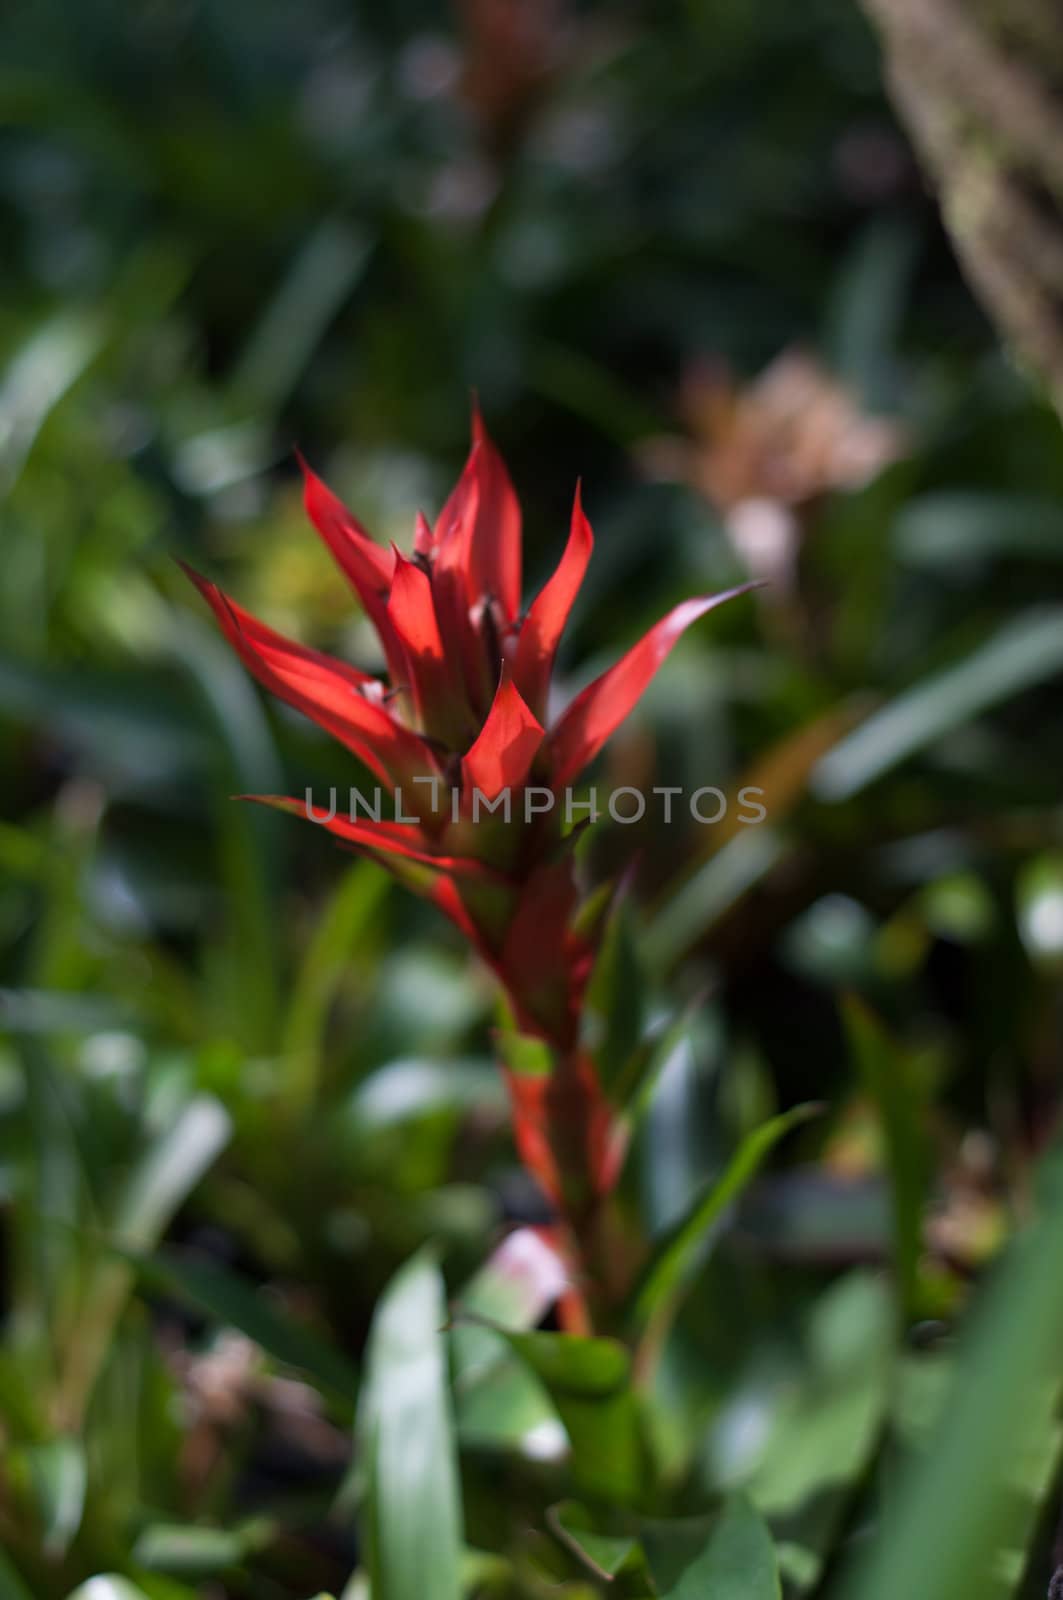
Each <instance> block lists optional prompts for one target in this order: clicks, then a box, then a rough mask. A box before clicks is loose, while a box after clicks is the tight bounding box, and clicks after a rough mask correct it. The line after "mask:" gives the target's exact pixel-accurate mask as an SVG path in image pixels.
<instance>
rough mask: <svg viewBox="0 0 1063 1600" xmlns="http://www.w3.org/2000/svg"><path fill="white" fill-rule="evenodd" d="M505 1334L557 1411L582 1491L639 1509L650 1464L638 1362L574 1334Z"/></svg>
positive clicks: (618, 1348)
mask: <svg viewBox="0 0 1063 1600" xmlns="http://www.w3.org/2000/svg"><path fill="white" fill-rule="evenodd" d="M498 1332H499V1333H501V1334H502V1336H503V1337H504V1338H505V1339H506V1340H507V1342H508V1343H509V1345H510V1346H511V1347H512V1349H513V1350H514V1351H515V1352H516V1353H517V1355H518V1356H519V1357H520V1358H521V1360H522V1361H525V1362H526V1363H527V1365H528V1367H529V1368H530V1369H531V1371H532V1372H533V1373H534V1374H535V1376H536V1377H537V1378H538V1379H539V1381H540V1383H542V1385H543V1387H544V1388H545V1389H546V1392H547V1393H548V1394H549V1396H550V1399H551V1400H552V1402H553V1404H554V1406H555V1407H556V1409H557V1414H558V1416H559V1417H560V1418H561V1421H562V1423H563V1424H564V1428H565V1432H566V1433H567V1434H568V1438H569V1443H570V1445H571V1447H572V1476H573V1481H574V1482H575V1484H576V1486H577V1488H578V1489H579V1490H580V1492H581V1493H585V1494H588V1495H592V1496H596V1497H601V1498H602V1499H604V1500H609V1501H612V1502H613V1503H616V1504H620V1505H629V1504H632V1503H633V1502H635V1501H636V1500H637V1499H638V1498H639V1494H640V1492H641V1490H642V1489H643V1488H644V1482H645V1466H646V1462H645V1452H644V1449H643V1441H642V1434H641V1429H640V1419H639V1415H638V1408H637V1404H636V1400H635V1395H634V1392H633V1390H632V1387H631V1358H630V1356H629V1354H628V1352H627V1351H626V1350H625V1349H624V1347H623V1345H621V1344H618V1343H617V1342H616V1340H614V1339H602V1338H582V1337H579V1336H577V1335H576V1334H571V1333H513V1332H510V1331H509V1330H508V1329H505V1328H500V1329H498Z"/></svg>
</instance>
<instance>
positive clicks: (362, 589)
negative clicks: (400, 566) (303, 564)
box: [298, 455, 393, 605]
mask: <svg viewBox="0 0 1063 1600" xmlns="http://www.w3.org/2000/svg"><path fill="white" fill-rule="evenodd" d="M298 460H299V465H300V467H301V468H302V471H303V503H304V504H305V506H306V514H307V516H308V517H309V518H310V521H311V522H312V523H313V524H314V527H315V528H316V529H317V531H318V533H319V534H320V535H321V537H322V539H324V541H325V543H326V544H327V545H328V547H329V549H330V551H331V552H332V555H333V557H334V558H335V560H336V563H337V565H338V566H339V567H340V568H341V569H342V570H343V571H344V572H345V573H346V574H347V576H348V578H349V579H350V580H351V582H352V584H353V585H354V587H355V589H356V590H357V592H358V595H359V598H360V599H361V601H362V603H363V605H364V604H365V603H366V594H367V593H369V594H372V595H376V596H377V597H378V598H379V599H385V598H386V597H387V591H388V587H389V585H390V583H391V573H392V565H393V558H392V555H391V552H390V551H388V550H385V549H384V548H383V547H382V546H381V545H379V544H377V542H376V540H375V539H371V538H370V536H369V534H368V533H367V532H366V530H365V529H364V528H363V527H362V524H361V523H360V522H359V521H358V518H357V517H356V516H355V515H354V513H353V512H352V511H349V510H348V509H347V507H346V506H345V505H344V503H343V501H342V500H341V499H339V497H338V496H337V495H334V494H333V492H332V490H331V489H330V488H329V486H328V484H327V483H325V482H324V481H323V480H322V479H321V478H319V477H318V475H317V473H316V472H314V471H313V470H312V468H311V467H310V466H309V465H308V464H307V462H306V461H305V460H304V459H303V457H302V456H301V455H300V456H299V457H298Z"/></svg>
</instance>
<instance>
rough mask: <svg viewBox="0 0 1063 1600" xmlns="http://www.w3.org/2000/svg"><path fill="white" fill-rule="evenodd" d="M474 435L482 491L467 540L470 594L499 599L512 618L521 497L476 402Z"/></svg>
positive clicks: (517, 604)
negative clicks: (517, 494) (468, 543)
mask: <svg viewBox="0 0 1063 1600" xmlns="http://www.w3.org/2000/svg"><path fill="white" fill-rule="evenodd" d="M472 437H473V451H474V458H475V466H474V471H475V473H476V476H477V479H478V481H479V491H480V492H479V496H478V499H477V507H476V516H475V519H474V522H473V529H472V536H471V540H470V545H469V583H470V589H469V597H470V600H471V601H473V602H475V599H476V598H477V597H478V596H490V597H491V598H492V599H494V600H497V601H498V603H499V605H500V606H501V607H502V614H503V616H504V617H505V619H506V621H507V622H512V621H513V619H514V617H515V616H516V615H517V613H518V611H519V610H520V571H521V516H520V501H519V500H518V499H517V496H516V492H515V490H514V488H513V484H512V481H511V479H510V476H509V473H508V472H507V471H506V465H505V462H504V461H503V460H502V457H501V456H500V455H499V453H498V451H497V449H496V448H495V445H494V442H493V441H492V439H491V437H490V435H489V434H488V432H487V429H486V428H485V427H484V423H483V418H482V417H481V415H480V408H479V406H478V405H475V404H474V406H473V413H472Z"/></svg>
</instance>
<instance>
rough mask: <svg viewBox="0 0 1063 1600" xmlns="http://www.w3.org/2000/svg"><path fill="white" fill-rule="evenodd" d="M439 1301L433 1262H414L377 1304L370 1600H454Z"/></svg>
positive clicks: (368, 1429)
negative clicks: (427, 1593) (426, 1599)
mask: <svg viewBox="0 0 1063 1600" xmlns="http://www.w3.org/2000/svg"><path fill="white" fill-rule="evenodd" d="M446 1317H447V1310H446V1299H445V1294H444V1289H443V1281H442V1278H441V1276H440V1273H439V1268H438V1267H437V1265H436V1263H435V1260H434V1258H433V1257H432V1255H431V1254H430V1253H427V1252H423V1253H422V1254H420V1255H418V1256H415V1257H414V1258H413V1259H412V1260H411V1261H409V1262H408V1263H407V1264H406V1266H404V1267H403V1268H402V1269H401V1270H400V1271H399V1273H398V1274H397V1275H396V1276H395V1278H394V1279H393V1280H392V1282H391V1284H390V1285H389V1287H388V1289H387V1291H386V1293H385V1295H384V1297H383V1298H382V1300H381V1301H380V1303H379V1305H378V1307H377V1311H376V1316H375V1318H374V1320H373V1329H372V1334H371V1337H370V1344H369V1357H368V1371H367V1378H366V1388H365V1392H364V1396H363V1407H362V1411H361V1416H360V1423H359V1431H360V1434H361V1438H362V1441H363V1449H364V1452H365V1462H366V1471H367V1479H368V1490H367V1494H368V1500H367V1514H368V1517H367V1528H366V1534H367V1538H368V1546H369V1573H370V1580H371V1583H372V1591H373V1600H423V1596H424V1584H425V1575H426V1574H427V1573H431V1574H432V1587H433V1596H438V1600H461V1551H462V1518H461V1504H460V1499H459V1494H458V1479H457V1463H456V1458H455V1448H454V1432H453V1421H452V1417H451V1406H450V1397H449V1393H448V1386H447V1368H446V1342H445V1337H444V1333H443V1327H444V1324H445V1322H446Z"/></svg>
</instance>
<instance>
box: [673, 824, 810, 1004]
mask: <svg viewBox="0 0 1063 1600" xmlns="http://www.w3.org/2000/svg"><path fill="white" fill-rule="evenodd" d="M787 848H788V847H787V843H786V841H785V839H783V837H782V836H781V835H780V834H779V833H777V832H776V831H775V830H774V829H773V828H770V827H769V826H768V824H767V823H766V822H765V823H761V824H760V825H759V826H758V827H755V828H747V829H746V830H745V832H744V833H740V834H739V835H738V836H737V838H734V839H731V840H729V841H728V843H727V844H725V845H724V846H723V848H722V849H720V850H719V851H717V853H716V854H715V855H713V856H710V857H709V859H708V861H706V862H705V863H704V865H703V866H701V867H699V868H698V870H697V871H696V872H695V873H694V875H693V876H692V877H691V878H688V879H687V881H686V882H685V883H684V884H683V885H682V886H681V887H680V888H678V889H677V890H676V891H675V893H674V894H672V895H670V896H669V898H668V900H667V901H666V902H665V903H664V904H662V906H661V907H660V909H659V911H658V912H657V914H656V916H655V917H654V919H653V921H652V923H651V924H650V926H649V928H648V929H647V931H646V937H645V943H644V947H643V948H644V950H645V953H646V960H647V963H648V965H649V966H650V968H651V970H652V971H653V972H655V973H661V972H667V971H668V969H669V968H670V967H672V966H674V965H675V963H676V962H677V961H679V960H681V959H682V957H683V956H684V955H685V953H686V952H687V950H689V949H690V947H691V946H692V945H695V944H697V942H698V940H699V939H702V938H704V936H705V935H706V934H707V933H708V932H709V929H710V928H712V927H713V926H714V925H715V924H716V923H717V922H718V921H719V920H720V919H721V917H723V916H724V915H725V914H726V913H727V912H729V911H730V910H731V908H732V907H733V906H735V905H737V903H738V901H739V900H741V899H742V897H743V896H744V895H746V894H748V893H749V891H750V890H751V889H753V888H754V887H755V886H756V885H757V884H758V883H759V882H760V881H761V879H762V878H765V877H766V876H767V875H768V873H769V872H771V871H772V869H773V868H774V867H776V866H778V864H779V862H780V861H781V860H782V859H783V857H784V856H785V855H786V853H787Z"/></svg>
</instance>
